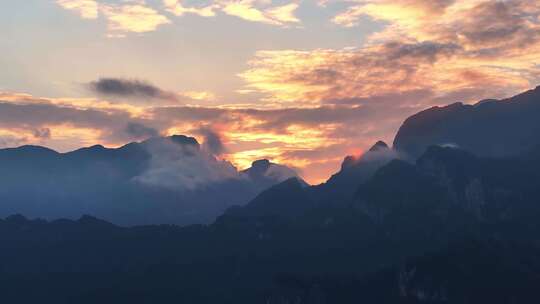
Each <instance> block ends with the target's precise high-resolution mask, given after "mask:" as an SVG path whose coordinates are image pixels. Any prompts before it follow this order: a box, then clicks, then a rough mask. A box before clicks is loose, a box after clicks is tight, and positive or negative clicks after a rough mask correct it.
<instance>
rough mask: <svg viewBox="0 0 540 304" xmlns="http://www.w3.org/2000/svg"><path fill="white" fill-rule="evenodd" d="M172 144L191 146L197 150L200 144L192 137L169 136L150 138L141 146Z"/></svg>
mask: <svg viewBox="0 0 540 304" xmlns="http://www.w3.org/2000/svg"><path fill="white" fill-rule="evenodd" d="M171 142H172V143H174V144H177V145H181V146H193V147H195V148H197V149H199V148H200V144H199V142H198V141H197V139H195V138H194V137H190V136H186V135H171V136H167V137H161V136H158V137H151V138H149V139H147V140H145V141H143V142H141V144H142V145H143V146H149V145H162V144H166V143H171Z"/></svg>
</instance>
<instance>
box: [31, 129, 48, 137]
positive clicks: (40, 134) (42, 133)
mask: <svg viewBox="0 0 540 304" xmlns="http://www.w3.org/2000/svg"><path fill="white" fill-rule="evenodd" d="M33 135H34V137H35V138H41V139H47V138H51V129H49V128H40V129H35V130H34V132H33Z"/></svg>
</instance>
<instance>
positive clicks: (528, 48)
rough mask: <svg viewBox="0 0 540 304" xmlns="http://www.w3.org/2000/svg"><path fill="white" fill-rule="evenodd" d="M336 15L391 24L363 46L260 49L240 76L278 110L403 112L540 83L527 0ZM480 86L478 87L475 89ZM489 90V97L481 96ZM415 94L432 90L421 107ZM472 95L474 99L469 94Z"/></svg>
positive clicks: (539, 16)
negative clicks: (384, 103) (354, 105)
mask: <svg viewBox="0 0 540 304" xmlns="http://www.w3.org/2000/svg"><path fill="white" fill-rule="evenodd" d="M347 3H348V5H349V7H348V8H347V9H346V10H345V11H343V12H342V13H340V14H338V15H337V16H336V17H335V18H334V22H336V23H338V24H340V25H346V26H352V25H354V24H356V22H358V21H359V18H362V17H369V18H372V19H375V20H377V21H381V22H384V27H383V29H382V30H380V31H377V32H375V33H373V34H372V35H371V36H370V38H369V39H368V41H367V43H366V44H365V45H364V46H363V47H359V48H343V49H315V50H308V51H299V50H273V51H259V52H257V53H256V54H255V56H254V58H253V59H252V60H251V61H250V62H249V66H250V67H249V69H247V70H245V71H244V72H243V73H241V74H240V76H241V77H242V78H243V79H244V80H245V81H246V88H245V89H247V90H251V91H255V92H258V93H263V94H266V95H265V96H266V97H265V99H264V100H265V101H268V102H272V103H275V104H287V103H289V104H298V103H302V104H304V105H308V104H311V106H316V105H319V104H321V103H327V104H328V103H330V102H331V101H333V100H337V101H339V100H341V101H344V100H356V101H363V102H364V103H367V102H376V101H377V100H380V98H378V97H379V96H395V97H396V99H395V100H394V102H395V103H398V104H400V106H401V107H410V106H415V107H416V106H418V105H422V106H424V107H427V106H431V105H436V104H438V103H439V102H442V101H443V100H446V98H445V96H458V95H459V94H458V93H459V92H469V93H471V92H473V91H474V92H476V93H477V94H469V95H468V96H466V97H467V99H466V100H460V101H465V102H473V101H475V100H478V99H483V98H487V97H489V96H486V95H491V96H492V97H502V96H507V95H510V94H513V93H516V92H519V91H522V90H525V89H527V88H530V87H534V86H536V84H537V82H538V81H539V80H540V78H539V77H538V75H539V67H538V65H536V63H537V62H538V61H539V60H540V5H538V4H534V3H532V2H530V1H524V0H509V1H480V0H474V1H464V0H436V1H431V0H430V1H427V0H398V1H390V0H366V1H350V2H347ZM475 88H476V90H475ZM478 88H483V90H478ZM410 92H431V93H432V94H430V95H426V96H424V97H423V98H420V99H418V100H416V101H414V100H406V101H403V100H400V99H399V98H397V97H399V96H402V95H409V93H410ZM462 96H465V95H463V94H462Z"/></svg>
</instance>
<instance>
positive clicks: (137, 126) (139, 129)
mask: <svg viewBox="0 0 540 304" xmlns="http://www.w3.org/2000/svg"><path fill="white" fill-rule="evenodd" d="M126 133H127V134H128V135H130V136H132V137H133V138H134V139H145V138H149V137H156V136H159V131H158V130H156V129H154V128H152V127H148V126H145V125H143V124H141V123H137V122H129V123H128V124H127V126H126Z"/></svg>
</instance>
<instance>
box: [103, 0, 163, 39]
mask: <svg viewBox="0 0 540 304" xmlns="http://www.w3.org/2000/svg"><path fill="white" fill-rule="evenodd" d="M101 12H102V13H103V14H104V15H105V16H106V17H107V19H108V21H109V35H110V36H122V35H123V34H124V33H126V32H134V33H146V32H152V31H155V30H156V29H157V28H158V27H159V26H161V25H164V24H168V23H171V21H170V20H169V19H168V18H167V17H166V16H164V15H161V14H160V13H158V12H157V11H156V10H154V9H153V8H150V7H148V6H146V5H145V4H144V2H142V3H141V4H124V5H120V6H114V5H102V6H101Z"/></svg>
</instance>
